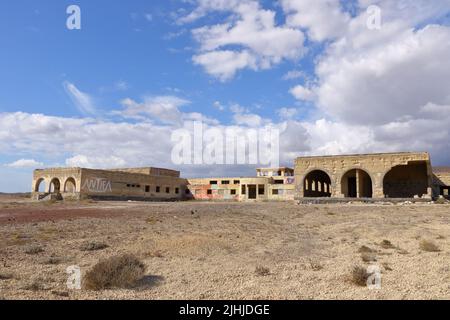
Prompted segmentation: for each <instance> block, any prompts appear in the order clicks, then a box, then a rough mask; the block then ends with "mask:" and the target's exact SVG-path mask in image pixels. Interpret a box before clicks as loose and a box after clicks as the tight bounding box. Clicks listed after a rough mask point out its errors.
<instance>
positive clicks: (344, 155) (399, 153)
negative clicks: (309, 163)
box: [296, 152, 429, 159]
mask: <svg viewBox="0 0 450 320" xmlns="http://www.w3.org/2000/svg"><path fill="white" fill-rule="evenodd" d="M419 154H420V155H427V156H429V153H428V152H384V153H383V152H379V153H355V154H334V155H323V156H301V157H297V158H296V159H310V158H337V157H364V156H396V155H419Z"/></svg>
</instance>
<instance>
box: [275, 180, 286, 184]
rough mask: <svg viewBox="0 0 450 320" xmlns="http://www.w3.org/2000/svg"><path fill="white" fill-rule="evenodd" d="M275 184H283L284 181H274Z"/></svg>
mask: <svg viewBox="0 0 450 320" xmlns="http://www.w3.org/2000/svg"><path fill="white" fill-rule="evenodd" d="M275 184H284V180H275Z"/></svg>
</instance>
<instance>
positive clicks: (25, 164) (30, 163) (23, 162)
mask: <svg viewBox="0 0 450 320" xmlns="http://www.w3.org/2000/svg"><path fill="white" fill-rule="evenodd" d="M5 166H7V167H10V168H38V167H43V166H44V164H43V163H42V162H38V161H36V160H34V159H20V160H17V161H14V162H12V163H9V164H6V165H5Z"/></svg>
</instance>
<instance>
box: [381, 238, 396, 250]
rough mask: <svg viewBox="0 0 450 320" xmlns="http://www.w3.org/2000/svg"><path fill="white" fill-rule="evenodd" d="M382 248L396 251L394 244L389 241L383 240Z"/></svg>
mask: <svg viewBox="0 0 450 320" xmlns="http://www.w3.org/2000/svg"><path fill="white" fill-rule="evenodd" d="M380 246H381V247H382V248H383V249H395V246H394V245H393V244H392V242H390V241H389V240H383V241H381V244H380Z"/></svg>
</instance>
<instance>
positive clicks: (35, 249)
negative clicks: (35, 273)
mask: <svg viewBox="0 0 450 320" xmlns="http://www.w3.org/2000/svg"><path fill="white" fill-rule="evenodd" d="M41 252H44V249H43V248H42V247H41V246H38V245H31V246H28V247H26V248H25V253H26V254H31V255H34V254H39V253H41Z"/></svg>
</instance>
